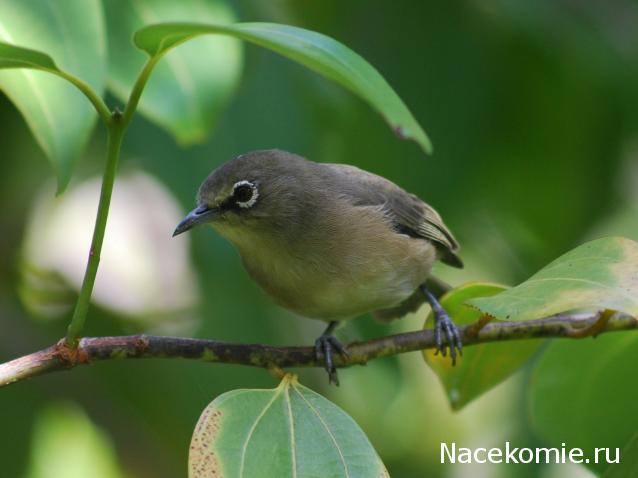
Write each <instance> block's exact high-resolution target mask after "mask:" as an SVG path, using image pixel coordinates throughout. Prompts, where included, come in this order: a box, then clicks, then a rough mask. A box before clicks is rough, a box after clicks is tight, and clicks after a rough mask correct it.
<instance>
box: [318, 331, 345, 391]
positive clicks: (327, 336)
mask: <svg viewBox="0 0 638 478" xmlns="http://www.w3.org/2000/svg"><path fill="white" fill-rule="evenodd" d="M335 325H336V323H335ZM335 325H333V324H332V323H331V324H330V325H329V326H328V329H326V331H325V332H324V333H323V334H321V335H320V336H319V337H318V338H317V340H315V355H316V357H317V360H319V361H321V360H323V362H324V367H325V369H326V372H328V383H334V384H335V385H337V386H339V377H338V376H337V368H336V367H335V365H334V361H333V354H334V352H335V351H337V353H338V354H339V355H341V357H342V358H344V359H346V358H348V352H347V351H346V348H345V347H344V346H343V344H342V343H341V342H339V340H337V338H336V337H335V336H334V335H332V330H333V329H334V327H335Z"/></svg>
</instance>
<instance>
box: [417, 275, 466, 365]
mask: <svg viewBox="0 0 638 478" xmlns="http://www.w3.org/2000/svg"><path fill="white" fill-rule="evenodd" d="M420 289H421V292H422V293H423V295H424V296H425V299H426V300H427V301H428V303H429V304H430V307H432V313H433V314H434V341H435V343H436V353H437V354H438V353H439V352H441V354H442V355H443V356H444V357H445V345H443V341H442V340H441V332H443V333H444V334H445V339H446V341H447V346H448V347H449V348H450V357H451V358H452V365H456V355H457V351H458V354H459V355H463V344H462V343H461V335H460V334H459V329H458V327H457V326H456V325H454V322H452V319H450V316H449V315H448V313H447V312H446V311H445V309H444V308H443V307H442V306H441V304H440V303H439V301H438V300H437V299H436V297H434V294H432V292H430V291H429V290H428V289H427V287H426V286H425V285H422V286H421V287H420Z"/></svg>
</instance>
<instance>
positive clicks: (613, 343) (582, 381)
mask: <svg viewBox="0 0 638 478" xmlns="http://www.w3.org/2000/svg"><path fill="white" fill-rule="evenodd" d="M636 363H638V334H636V333H631V332H627V333H618V334H605V335H601V336H600V337H597V338H596V339H595V340H593V339H590V340H574V341H572V340H555V341H553V342H552V343H551V345H550V346H549V347H548V348H547V350H546V351H545V352H544V353H543V355H542V356H541V359H540V360H539V362H538V364H537V366H536V367H535V369H534V373H533V375H532V379H531V390H530V415H531V420H532V424H533V425H534V428H535V429H536V431H537V432H538V434H539V435H540V436H541V437H542V438H543V439H544V440H545V441H546V442H547V443H548V444H549V445H551V446H557V447H560V446H561V444H562V443H566V444H567V445H568V447H569V448H573V447H579V448H583V449H584V450H585V453H586V454H588V456H589V457H590V462H589V463H587V466H589V467H590V468H592V469H594V470H596V471H597V472H599V473H600V472H603V471H604V470H605V469H606V468H607V465H606V464H605V463H602V462H600V460H599V463H595V462H594V461H595V460H594V458H593V457H591V455H590V454H591V453H593V452H594V449H595V448H596V447H607V448H612V449H615V448H621V449H622V448H623V447H624V446H625V445H626V444H627V443H628V442H629V440H630V439H631V438H632V437H633V436H634V434H635V433H636V431H638V413H636V403H638V382H636V381H635V380H633V379H632V378H631V377H632V374H633V367H634V364H636ZM614 452H615V450H612V456H613V453H614ZM621 476H633V475H621Z"/></svg>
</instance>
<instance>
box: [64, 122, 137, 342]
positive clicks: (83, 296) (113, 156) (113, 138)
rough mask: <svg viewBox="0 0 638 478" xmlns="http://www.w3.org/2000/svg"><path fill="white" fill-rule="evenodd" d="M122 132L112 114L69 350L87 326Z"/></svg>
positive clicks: (70, 333) (69, 333)
mask: <svg viewBox="0 0 638 478" xmlns="http://www.w3.org/2000/svg"><path fill="white" fill-rule="evenodd" d="M125 130H126V128H125V125H124V124H123V121H122V113H121V112H119V111H115V112H113V113H112V114H110V115H109V121H108V133H107V149H106V165H105V166H104V174H103V176H102V189H101V191H100V201H99V204H98V208H97V215H96V218H95V226H94V229H93V239H92V240H91V249H90V250H89V258H88V261H87V264H86V271H85V273H84V279H83V281H82V286H81V288H80V293H79V295H78V300H77V302H76V304H75V310H74V311H73V316H72V318H71V323H70V324H69V327H68V329H67V334H66V339H65V342H66V344H67V345H68V346H69V347H72V348H75V347H77V344H78V337H79V336H80V333H81V332H82V329H83V327H84V323H85V322H86V315H87V312H88V309H89V303H90V301H91V294H92V292H93V286H94V285H95V277H96V276H97V270H98V266H99V264H100V255H101V253H102V244H103V242H104V232H105V231H106V222H107V219H108V214H109V207H110V205H111V196H112V193H113V184H114V183H115V172H116V170H117V164H118V162H119V158H120V148H121V146H122V139H123V138H124V132H125Z"/></svg>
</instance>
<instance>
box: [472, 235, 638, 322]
mask: <svg viewBox="0 0 638 478" xmlns="http://www.w3.org/2000/svg"><path fill="white" fill-rule="evenodd" d="M469 303H470V304H472V305H474V306H475V307H478V308H479V309H480V310H482V311H483V312H485V313H488V314H490V315H492V316H494V317H497V318H499V319H505V320H527V319H538V318H541V317H547V316H550V315H553V314H557V313H560V312H566V311H569V310H574V309H611V310H617V311H621V312H625V313H628V314H632V315H638V243H636V242H634V241H632V240H631V239H626V238H623V237H605V238H602V239H596V240H594V241H591V242H587V243H585V244H583V245H581V246H579V247H577V248H576V249H573V250H571V251H570V252H568V253H566V254H564V255H562V256H561V257H559V258H558V259H556V260H555V261H554V262H552V263H550V264H549V265H548V266H546V267H544V268H543V269H541V270H540V271H539V272H537V273H536V274H534V275H533V276H532V277H530V278H529V279H528V280H526V281H525V282H523V283H522V284H520V285H518V286H517V287H514V288H512V289H509V290H507V291H505V292H503V293H501V294H498V295H497V296H494V297H489V298H484V299H473V300H471V301H469Z"/></svg>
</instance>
